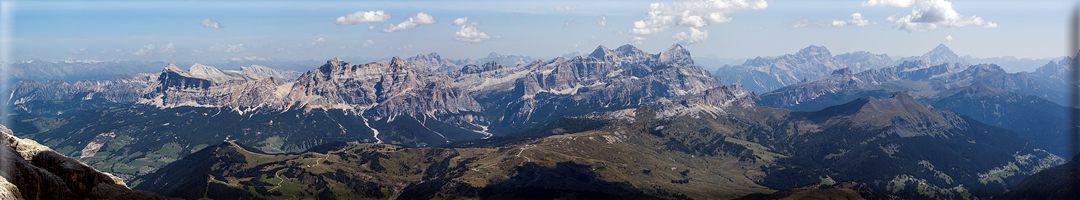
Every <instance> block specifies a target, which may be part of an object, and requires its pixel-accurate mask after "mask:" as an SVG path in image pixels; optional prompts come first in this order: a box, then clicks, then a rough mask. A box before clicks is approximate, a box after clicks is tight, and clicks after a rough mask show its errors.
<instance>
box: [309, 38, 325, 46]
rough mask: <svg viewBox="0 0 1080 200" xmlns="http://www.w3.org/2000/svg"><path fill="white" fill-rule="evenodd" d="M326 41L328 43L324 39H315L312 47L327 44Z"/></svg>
mask: <svg viewBox="0 0 1080 200" xmlns="http://www.w3.org/2000/svg"><path fill="white" fill-rule="evenodd" d="M325 41H326V39H323V38H319V39H315V41H311V45H317V44H319V43H322V42H325Z"/></svg>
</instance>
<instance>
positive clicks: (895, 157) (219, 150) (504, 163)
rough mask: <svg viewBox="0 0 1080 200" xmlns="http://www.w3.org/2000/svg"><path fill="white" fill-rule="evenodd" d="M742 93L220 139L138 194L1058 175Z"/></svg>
mask: <svg viewBox="0 0 1080 200" xmlns="http://www.w3.org/2000/svg"><path fill="white" fill-rule="evenodd" d="M733 91H743V92H733ZM750 94H751V93H750V92H748V91H746V90H742V89H740V88H738V87H737V86H736V87H735V88H732V87H721V88H716V89H713V90H709V91H707V92H705V93H704V94H701V95H696V96H694V97H691V98H688V99H685V100H681V101H678V102H675V103H672V104H665V105H661V106H656V107H644V108H637V109H626V110H619V111H611V112H604V113H596V114H594V115H589V116H583V117H578V118H567V119H566V120H567V121H562V122H560V123H553V124H551V125H549V126H546V127H543V128H540V129H538V130H537V131H535V132H533V133H531V134H527V135H513V136H507V137H496V138H491V139H488V140H483V141H484V142H479V143H465V144H457V145H456V146H455V147H425V148H403V147H400V146H395V145H387V144H361V143H345V142H337V143H329V144H325V145H321V146H316V147H313V148H311V149H309V150H307V151H304V152H302V153H298V154H270V153H265V152H261V151H259V150H258V149H257V148H253V147H248V146H245V145H243V144H239V143H234V142H226V143H220V144H217V145H212V146H209V147H207V148H204V149H202V150H200V151H198V152H196V153H193V154H191V155H189V156H186V157H184V158H183V159H181V160H178V161H176V162H173V163H172V164H169V165H167V166H165V167H163V168H162V169H160V170H158V171H157V172H156V173H154V174H150V175H147V176H143V177H141V178H140V180H141V181H142V184H140V185H138V186H137V187H136V188H137V189H141V190H149V191H155V192H159V193H161V194H164V195H167V196H177V197H182V198H196V197H202V196H207V197H211V198H267V199H269V198H279V197H287V198H391V199H393V198H406V199H413V198H426V199H430V198H543V199H548V198H605V199H609V198H633V199H671V198H677V199H686V198H693V199H701V198H738V197H752V196H756V195H757V194H767V193H773V191H775V190H773V189H771V188H781V189H782V188H788V187H797V186H804V185H810V184H819V185H834V184H837V183H840V182H841V181H843V180H856V179H858V180H859V181H857V182H844V183H840V184H841V185H837V186H836V187H837V188H856V189H858V191H855V190H851V189H846V190H845V189H840V190H841V191H851V194H852V195H854V196H856V197H862V196H866V195H869V196H871V197H872V196H873V195H875V194H876V195H881V196H879V197H880V198H886V197H887V196H892V198H920V199H927V198H937V199H956V198H989V197H993V196H996V195H999V194H1001V193H1003V192H1005V191H1006V190H1007V188H1010V187H1011V186H1012V185H1015V184H1017V183H1018V182H1020V181H1021V180H1022V178H1023V177H1025V176H1026V175H1030V174H1033V173H1034V172H1037V171H1039V170H1041V169H1044V168H1048V167H1052V166H1054V165H1057V164H1060V163H1063V162H1064V161H1063V160H1062V159H1061V158H1058V157H1056V156H1053V155H1052V154H1049V153H1047V152H1045V151H1041V150H1037V149H1034V148H1032V147H1030V146H1025V144H1024V143H1025V142H1023V139H1022V138H1020V137H1019V136H1017V135H1016V134H1015V133H1012V132H1011V131H1008V130H1005V129H1001V128H996V127H992V126H988V125H985V124H982V123H979V122H977V121H974V120H971V119H970V118H967V117H964V116H960V115H957V114H954V113H951V112H948V111H941V110H936V109H933V108H930V107H929V106H927V105H926V104H922V103H919V102H917V101H915V100H914V99H913V98H911V97H910V96H908V95H907V94H904V93H897V94H894V95H893V96H892V97H867V98H862V99H859V100H856V101H853V102H850V103H847V104H844V105H840V106H834V107H830V108H827V109H824V110H822V111H818V112H791V111H788V110H784V109H777V108H769V107H762V106H755V105H753V98H754V96H752V95H750ZM687 108H708V109H700V110H692V111H688V110H686V109H687ZM665 113H677V114H675V115H669V114H665ZM585 124H601V126H599V127H593V128H584V129H582V126H583V125H585ZM565 130H576V131H573V132H564V131H565ZM143 179H145V180H143ZM206 180H210V181H206Z"/></svg>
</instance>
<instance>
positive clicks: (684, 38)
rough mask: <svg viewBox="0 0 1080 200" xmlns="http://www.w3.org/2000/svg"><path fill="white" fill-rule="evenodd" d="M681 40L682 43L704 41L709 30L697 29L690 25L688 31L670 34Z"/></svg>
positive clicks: (707, 36)
mask: <svg viewBox="0 0 1080 200" xmlns="http://www.w3.org/2000/svg"><path fill="white" fill-rule="evenodd" d="M671 37H672V38H675V39H677V40H679V41H680V42H682V43H683V44H697V43H699V42H702V41H705V38H709V31H699V30H698V29H697V28H694V27H690V33H689V34H687V33H686V32H679V33H676V34H675V35H674V36H671Z"/></svg>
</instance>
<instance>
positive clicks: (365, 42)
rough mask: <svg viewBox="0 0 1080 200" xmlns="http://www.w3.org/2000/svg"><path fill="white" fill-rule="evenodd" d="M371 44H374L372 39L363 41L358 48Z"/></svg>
mask: <svg viewBox="0 0 1080 200" xmlns="http://www.w3.org/2000/svg"><path fill="white" fill-rule="evenodd" d="M371 44H375V41H372V40H367V41H364V44H363V45H362V46H360V48H367V47H368V46H371Z"/></svg>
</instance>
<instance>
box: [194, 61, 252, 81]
mask: <svg viewBox="0 0 1080 200" xmlns="http://www.w3.org/2000/svg"><path fill="white" fill-rule="evenodd" d="M188 73H190V76H192V77H195V78H201V79H207V80H210V81H213V82H215V83H224V82H226V81H232V80H245V79H248V78H247V77H244V76H243V75H242V74H240V73H236V72H226V71H222V70H220V69H218V68H214V67H211V66H206V65H202V64H198V63H196V64H194V65H191V68H188Z"/></svg>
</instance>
